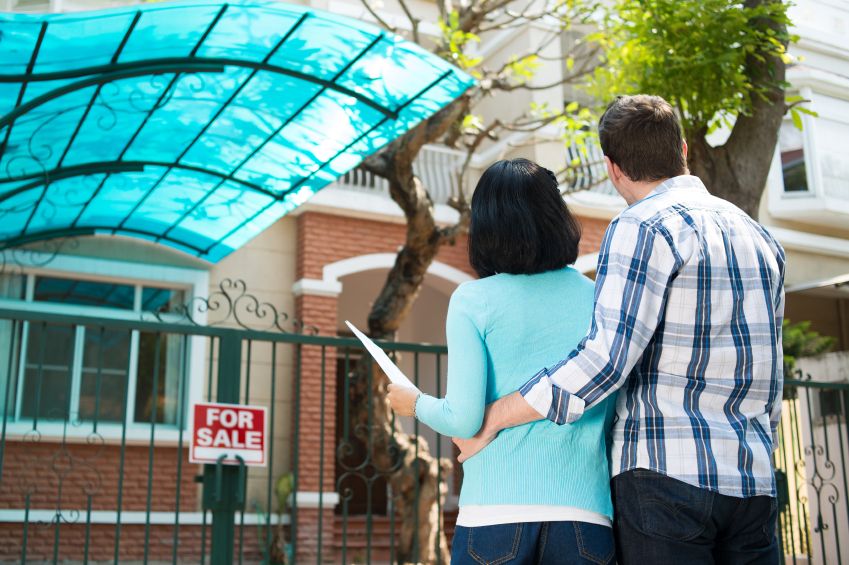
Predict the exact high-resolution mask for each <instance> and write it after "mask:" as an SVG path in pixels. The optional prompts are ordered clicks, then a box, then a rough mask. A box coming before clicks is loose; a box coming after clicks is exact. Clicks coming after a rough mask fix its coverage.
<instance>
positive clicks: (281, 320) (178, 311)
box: [143, 278, 319, 335]
mask: <svg viewBox="0 0 849 565" xmlns="http://www.w3.org/2000/svg"><path fill="white" fill-rule="evenodd" d="M143 316H145V314H143ZM153 316H154V317H155V318H156V319H157V320H159V321H162V322H164V321H174V318H175V316H176V317H177V318H180V319H182V320H184V321H186V322H189V323H191V324H194V325H196V326H232V327H237V328H241V329H245V330H253V331H272V332H273V331H277V332H282V333H301V334H309V335H317V334H318V332H319V330H318V328H317V327H316V326H312V325H307V324H304V323H303V322H302V321H300V320H294V319H291V318H290V317H289V315H288V314H287V313H285V312H282V311H280V310H278V309H277V307H275V306H274V305H273V304H271V303H270V302H264V301H262V300H260V299H259V298H257V297H256V296H254V295H253V294H250V293H249V292H248V287H247V283H245V281H244V280H241V279H235V280H234V279H230V278H226V279H224V280H222V281H221V282H220V283H219V284H218V289H217V290H215V291H214V292H212V293H211V294H210V295H209V296H208V297H194V298H192V299H191V300H189V301H188V302H187V303H186V304H182V305H179V306H176V307H175V306H171V307H169V306H164V307H163V309H161V310H160V311H158V312H153Z"/></svg>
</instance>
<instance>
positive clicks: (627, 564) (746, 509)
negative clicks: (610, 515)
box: [612, 469, 778, 565]
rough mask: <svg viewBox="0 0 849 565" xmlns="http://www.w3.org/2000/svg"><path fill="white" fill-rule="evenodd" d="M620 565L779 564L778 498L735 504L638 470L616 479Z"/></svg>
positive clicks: (743, 500) (733, 500) (727, 498)
mask: <svg viewBox="0 0 849 565" xmlns="http://www.w3.org/2000/svg"><path fill="white" fill-rule="evenodd" d="M612 487H613V506H614V508H615V512H614V514H615V524H614V529H615V532H616V549H617V554H618V557H619V563H620V565H649V564H651V565H665V564H679V563H686V564H687V565H701V564H703V563H704V564H708V563H711V564H712V563H717V564H728V565H737V564H743V563H746V564H750V565H775V564H777V563H778V542H777V540H776V531H775V530H776V517H777V515H778V510H777V504H776V500H775V499H774V498H771V497H768V496H755V497H751V498H735V497H732V496H725V495H721V494H717V493H714V492H710V491H708V490H705V489H701V488H698V487H694V486H691V485H688V484H686V483H683V482H681V481H678V480H676V479H672V478H670V477H667V476H665V475H661V474H659V473H654V472H652V471H646V470H643V469H636V470H633V471H628V472H626V473H622V474H621V475H618V476H616V477H614V479H613V482H612Z"/></svg>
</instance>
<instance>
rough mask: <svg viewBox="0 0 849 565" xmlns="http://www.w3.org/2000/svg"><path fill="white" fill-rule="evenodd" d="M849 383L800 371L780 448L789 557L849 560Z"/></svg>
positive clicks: (787, 398)
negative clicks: (824, 379) (825, 380)
mask: <svg viewBox="0 0 849 565" xmlns="http://www.w3.org/2000/svg"><path fill="white" fill-rule="evenodd" d="M847 416H849V383H838V382H821V381H815V380H813V379H812V378H811V376H810V375H803V374H802V373H801V372H797V373H796V375H795V378H793V379H790V380H787V381H786V382H785V387H784V405H783V412H782V420H781V435H780V440H779V445H778V449H777V451H776V453H775V466H776V469H777V476H778V486H779V504H780V509H781V514H780V516H779V524H778V532H779V537H780V540H781V547H782V549H783V552H782V553H783V562H785V563H794V564H796V563H799V564H807V563H822V564H826V563H827V564H838V565H840V564H842V563H844V562H847V563H849V557H847V556H849V499H847V496H849V488H847V485H849V477H848V476H847V474H849V419H847Z"/></svg>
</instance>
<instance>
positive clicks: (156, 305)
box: [141, 287, 186, 312]
mask: <svg viewBox="0 0 849 565" xmlns="http://www.w3.org/2000/svg"><path fill="white" fill-rule="evenodd" d="M185 303H186V293H185V292H184V291H182V290H178V289H173V288H153V287H144V289H142V306H141V307H142V310H143V311H145V312H174V311H175V309H176V308H178V307H179V306H183V305H184V304H185Z"/></svg>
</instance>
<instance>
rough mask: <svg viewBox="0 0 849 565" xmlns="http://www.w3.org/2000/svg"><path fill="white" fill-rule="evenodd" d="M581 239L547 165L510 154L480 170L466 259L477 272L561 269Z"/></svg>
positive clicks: (574, 254)
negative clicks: (515, 157)
mask: <svg viewBox="0 0 849 565" xmlns="http://www.w3.org/2000/svg"><path fill="white" fill-rule="evenodd" d="M580 239H581V227H580V224H578V221H577V220H576V219H575V217H574V216H572V214H571V213H570V212H569V209H568V208H567V207H566V203H565V202H564V201H563V196H562V195H561V194H560V190H559V188H558V183H557V179H556V178H555V176H554V173H552V172H551V171H549V170H548V169H546V168H543V167H541V166H539V165H537V164H536V163H534V162H533V161H528V160H527V159H511V160H506V161H498V162H497V163H494V164H493V165H492V166H490V167H489V168H488V169H487V170H486V171H485V172H484V174H483V176H481V179H480V181H478V185H477V187H475V193H474V195H473V196H472V216H471V224H470V227H469V262H470V263H471V265H472V268H473V269H474V270H475V271H476V272H477V274H478V276H479V277H481V278H484V277H488V276H491V275H495V274H498V273H511V274H515V275H530V274H534V273H542V272H545V271H552V270H554V269H562V268H563V267H565V266H566V265H571V264H572V263H574V262H575V260H576V259H577V258H578V242H579V241H580Z"/></svg>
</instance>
